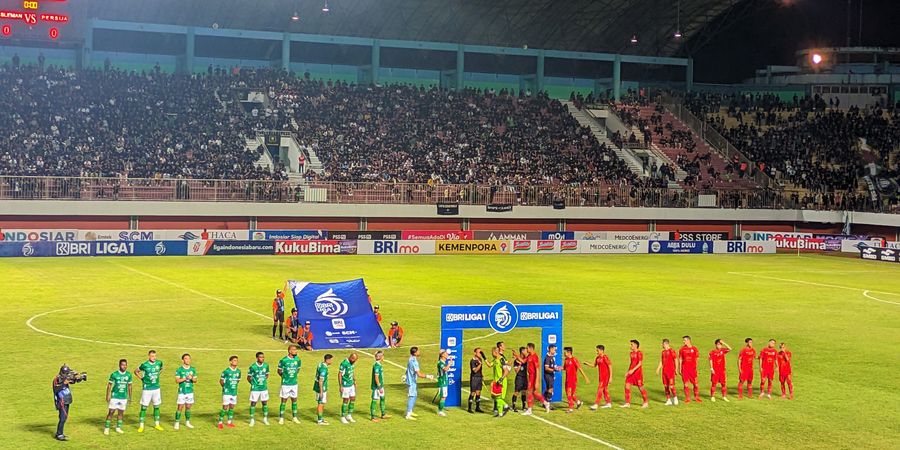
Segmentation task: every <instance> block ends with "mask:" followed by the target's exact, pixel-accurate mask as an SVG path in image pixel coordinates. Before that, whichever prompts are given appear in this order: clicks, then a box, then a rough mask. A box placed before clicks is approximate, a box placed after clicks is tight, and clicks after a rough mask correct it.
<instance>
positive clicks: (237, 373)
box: [218, 356, 241, 430]
mask: <svg viewBox="0 0 900 450" xmlns="http://www.w3.org/2000/svg"><path fill="white" fill-rule="evenodd" d="M228 362H229V363H230V364H231V365H230V366H228V367H226V368H225V370H223V371H222V376H221V377H219V385H221V386H222V410H221V411H219V425H218V427H219V429H220V430H221V429H222V420H223V419H224V418H225V415H226V414H227V415H228V428H234V405H237V391H238V383H240V382H241V369H238V357H237V356H231V357H229V358H228Z"/></svg>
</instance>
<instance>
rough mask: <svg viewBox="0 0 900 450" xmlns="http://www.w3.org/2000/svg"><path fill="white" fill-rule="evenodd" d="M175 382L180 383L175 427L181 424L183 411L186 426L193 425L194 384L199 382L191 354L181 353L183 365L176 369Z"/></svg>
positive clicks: (190, 426) (191, 426)
mask: <svg viewBox="0 0 900 450" xmlns="http://www.w3.org/2000/svg"><path fill="white" fill-rule="evenodd" d="M175 382H176V383H178V399H177V400H176V401H175V429H176V430H177V429H178V427H180V426H181V413H182V412H184V426H186V427H188V428H194V426H193V425H191V407H192V406H194V384H195V383H196V382H197V369H195V368H194V367H193V366H191V355H190V354H188V353H185V354H183V355H181V365H180V366H178V368H177V369H175Z"/></svg>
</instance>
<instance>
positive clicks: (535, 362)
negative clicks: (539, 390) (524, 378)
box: [525, 353, 541, 381]
mask: <svg viewBox="0 0 900 450" xmlns="http://www.w3.org/2000/svg"><path fill="white" fill-rule="evenodd" d="M540 366H541V359H540V358H538V355H535V354H534V353H532V354H530V355H528V356H527V357H525V369H526V370H527V371H528V381H531V380H535V381H537V374H538V367H540Z"/></svg>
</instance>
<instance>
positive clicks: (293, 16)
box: [291, 11, 300, 22]
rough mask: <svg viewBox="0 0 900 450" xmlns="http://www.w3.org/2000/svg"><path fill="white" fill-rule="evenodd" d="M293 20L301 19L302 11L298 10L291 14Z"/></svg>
mask: <svg viewBox="0 0 900 450" xmlns="http://www.w3.org/2000/svg"><path fill="white" fill-rule="evenodd" d="M291 20H293V21H294V22H296V21H298V20H300V13H299V12H297V11H294V14H292V15H291Z"/></svg>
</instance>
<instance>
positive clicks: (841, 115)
mask: <svg viewBox="0 0 900 450" xmlns="http://www.w3.org/2000/svg"><path fill="white" fill-rule="evenodd" d="M685 104H686V105H687V106H688V107H689V108H690V109H691V110H692V112H693V113H694V114H695V115H697V116H698V117H701V118H704V119H706V120H707V122H708V123H709V124H710V125H712V126H713V127H714V128H716V129H717V131H719V133H720V134H722V135H723V136H724V137H725V138H727V139H728V140H729V141H730V142H731V143H732V144H733V145H734V146H735V147H737V148H738V149H739V150H740V151H742V152H743V153H744V154H745V155H746V156H747V157H748V158H751V159H752V160H754V161H757V164H759V165H761V166H762V167H766V168H767V169H769V171H770V173H771V174H773V175H777V176H778V177H780V178H781V179H783V180H785V181H787V182H789V183H791V184H793V185H795V186H797V187H800V188H803V189H806V190H810V191H813V192H815V193H829V192H835V191H838V192H851V191H855V190H856V189H857V188H859V187H860V182H861V176H862V168H863V165H864V164H866V163H868V162H875V163H877V164H881V165H887V164H888V162H889V161H890V157H891V155H892V154H893V153H896V150H897V148H898V146H900V126H898V124H897V123H896V121H895V120H894V117H895V115H894V112H895V111H890V110H883V109H881V108H879V107H875V108H872V109H869V110H863V109H860V108H858V107H855V106H851V107H848V108H843V109H841V108H838V107H837V106H838V105H837V104H836V103H835V102H834V101H831V102H830V103H829V102H825V101H824V100H823V99H822V98H821V97H819V96H814V97H805V98H797V97H796V96H795V97H793V99H792V100H791V101H782V100H780V99H779V98H778V97H777V96H774V95H771V94H768V95H752V94H745V95H731V96H724V95H713V94H694V95H689V96H687V97H686V99H685ZM723 111H724V113H725V115H726V116H727V117H734V118H735V119H737V124H736V125H733V126H727V125H726V122H725V120H724V118H723V116H722V112H723ZM861 142H865V143H866V146H867V147H868V148H870V149H871V150H872V151H873V152H874V155H865V154H863V153H862V152H861V151H860V143H861Z"/></svg>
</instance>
